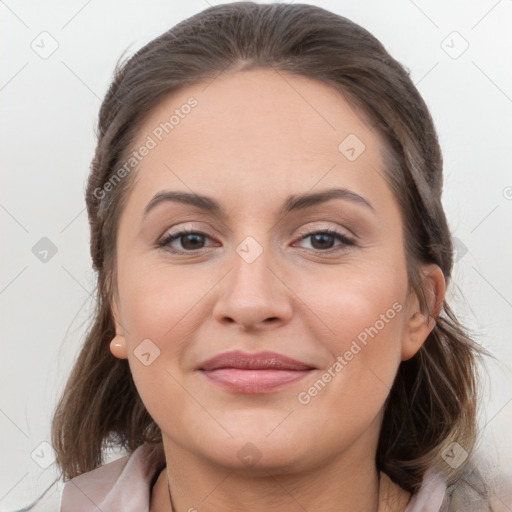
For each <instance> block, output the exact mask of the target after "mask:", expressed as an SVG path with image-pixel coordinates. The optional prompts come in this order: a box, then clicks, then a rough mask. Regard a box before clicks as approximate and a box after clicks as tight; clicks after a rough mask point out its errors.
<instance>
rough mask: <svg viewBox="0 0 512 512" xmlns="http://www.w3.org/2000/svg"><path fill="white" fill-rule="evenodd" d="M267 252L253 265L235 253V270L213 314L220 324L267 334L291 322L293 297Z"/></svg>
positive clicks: (227, 277) (230, 275)
mask: <svg viewBox="0 0 512 512" xmlns="http://www.w3.org/2000/svg"><path fill="white" fill-rule="evenodd" d="M267 252H268V251H266V250H264V251H263V252H262V254H260V256H259V257H258V258H257V259H256V260H255V261H253V262H251V263H248V262H247V261H245V260H244V259H243V258H242V257H241V256H240V255H239V254H238V253H236V252H235V253H234V255H233V260H232V261H233V267H232V270H231V271H230V272H229V273H228V275H227V276H226V278H225V279H223V280H222V282H221V283H220V284H219V286H220V288H219V290H218V292H219V296H218V300H217V302H216V304H215V307H214V310H213V316H214V318H215V319H216V320H217V321H218V322H221V323H223V324H237V325H238V326H240V327H241V328H242V329H243V330H264V329H266V328H275V327H277V326H281V325H284V324H286V323H287V322H288V321H289V320H290V318H291V316H292V296H293V294H292V292H291V291H290V288H288V287H287V285H286V282H285V280H284V279H283V277H282V276H281V275H279V274H280V272H279V270H278V269H277V266H276V265H275V264H273V262H272V261H271V258H270V257H269V256H268V255H267ZM274 263H275V262H274ZM281 273H282V272H281Z"/></svg>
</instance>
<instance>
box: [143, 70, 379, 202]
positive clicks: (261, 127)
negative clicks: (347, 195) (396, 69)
mask: <svg viewBox="0 0 512 512" xmlns="http://www.w3.org/2000/svg"><path fill="white" fill-rule="evenodd" d="M148 141H151V142H150V143H149V142H148ZM145 144H147V145H148V146H149V145H151V149H150V150H149V151H146V152H145V153H146V154H145V156H144V157H143V158H141V159H140V162H139V163H138V165H137V168H136V173H137V180H136V186H135V189H137V191H136V193H137V195H138V196H140V197H145V198H146V199H148V198H149V197H150V195H151V194H154V193H155V192H156V191H157V190H159V189H162V188H175V189H176V188H177V189H179V190H184V191H185V190H186V191H188V192H190V191H197V192H198V193H199V192H200V190H198V189H201V191H203V192H204V191H208V192H209V194H210V195H215V191H218V192H219V194H220V195H222V192H226V191H229V190H230V189H231V190H232V189H234V188H236V189H237V192H238V195H239V196H240V195H241V196H244V191H248V193H247V194H245V195H246V196H248V195H250V197H246V199H249V200H250V198H254V200H258V199H262V198H261V197H259V198H256V197H255V193H256V191H257V190H262V191H264V192H265V193H266V194H267V196H268V194H274V193H275V194H280V193H281V194H282V193H283V192H284V191H286V192H287V194H294V193H303V192H305V191H307V190H310V189H313V188H314V187H315V186H319V187H320V188H325V187H328V186H332V185H340V184H342V185H346V186H350V187H351V188H352V189H355V191H356V192H357V191H358V190H357V189H359V191H360V192H363V189H365V188H366V189H367V188H368V187H373V188H375V187H377V188H382V187H385V184H384V181H383V179H382V177H383V160H382V150H383V149H384V141H383V139H382V138H381V136H380V134H379V133H378V132H377V131H376V130H374V129H373V127H372V125H371V123H370V122H369V120H368V118H367V117H366V116H365V115H363V114H362V113H361V112H360V111H359V110H357V109H356V108H355V107H353V106H351V105H350V104H349V103H348V102H347V100H346V99H345V98H344V97H343V96H342V95H341V94H340V93H339V92H338V91H336V90H335V89H333V88H332V87H330V86H328V85H327V84H324V83H322V82H319V81H316V80H313V79H310V78H306V77H302V76H298V75H294V74H291V73H287V72H283V71H276V70H274V69H266V68H265V69H253V70H250V71H242V72H230V73H225V74H221V75H219V76H218V77H216V78H215V79H213V81H212V80H210V81H209V82H202V83H198V84H194V85H191V86H188V87H185V88H182V89H180V90H178V91H176V92H173V93H172V94H170V95H168V96H167V97H166V98H165V99H164V100H163V101H162V102H161V103H160V104H159V105H158V106H157V107H156V108H154V109H153V111H152V112H151V113H150V114H149V116H148V117H147V119H146V120H145V122H144V124H143V126H142V128H141V130H140V132H139V136H138V140H137V141H136V142H135V144H134V149H136V150H137V149H138V148H140V147H142V146H143V145H145ZM228 195H229V194H227V195H226V197H227V196H228Z"/></svg>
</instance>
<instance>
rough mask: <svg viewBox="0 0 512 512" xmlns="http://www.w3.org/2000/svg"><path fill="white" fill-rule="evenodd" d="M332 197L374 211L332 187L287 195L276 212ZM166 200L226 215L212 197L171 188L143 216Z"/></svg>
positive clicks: (359, 199) (348, 192)
mask: <svg viewBox="0 0 512 512" xmlns="http://www.w3.org/2000/svg"><path fill="white" fill-rule="evenodd" d="M333 199H343V200H345V201H349V202H351V203H354V204H360V205H362V206H364V207H366V208H368V209H369V210H371V211H372V212H375V209H374V208H373V206H372V205H371V203H370V202H369V201H368V200H367V199H366V198H364V197H363V196H361V195H359V194H356V193H355V192H352V191H351V190H348V189H346V188H333V189H328V190H324V191H321V192H314V193H309V194H308V193H306V194H300V195H292V196H289V197H288V199H287V200H286V201H285V202H284V203H283V205H282V206H281V208H280V210H279V212H278V213H279V215H285V214H287V213H290V212H292V211H295V210H303V209H306V208H311V207H312V206H316V205H319V204H322V203H325V202H327V201H331V200H333ZM168 201H171V202H177V203H182V204H188V205H191V206H195V207H196V208H199V209H201V210H204V211H207V212H210V213H213V214H216V215H219V216H220V217H223V218H226V217H227V214H226V211H225V210H224V209H223V208H222V206H221V205H220V204H219V203H218V202H217V201H216V200H215V199H213V198H212V197H209V196H204V195H200V194H191V193H188V192H176V191H172V190H162V191H160V192H157V193H156V194H155V195H154V196H153V198H152V199H151V201H150V202H149V203H148V204H147V205H146V207H145V208H144V216H146V215H147V214H148V213H149V212H150V211H151V210H153V209H154V208H155V207H156V206H157V205H159V204H161V203H164V202H168Z"/></svg>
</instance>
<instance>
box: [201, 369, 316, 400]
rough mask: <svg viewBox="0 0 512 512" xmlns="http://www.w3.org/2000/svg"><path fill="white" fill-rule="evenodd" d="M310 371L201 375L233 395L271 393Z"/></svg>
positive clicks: (232, 371) (222, 371) (234, 371)
mask: <svg viewBox="0 0 512 512" xmlns="http://www.w3.org/2000/svg"><path fill="white" fill-rule="evenodd" d="M311 371H312V370H242V369H240V368H220V369H218V370H209V371H203V372H202V373H203V374H204V375H205V376H206V377H207V378H208V379H209V380H210V381H211V382H212V383H213V384H215V385H217V386H219V387H220V388H222V389H225V390H227V391H233V392H235V393H244V394H254V393H271V392H272V391H275V390H277V389H280V388H282V387H285V386H287V385H289V384H292V383H294V382H297V381H299V380H301V379H303V378H304V377H306V376H307V375H309V373H310V372H311Z"/></svg>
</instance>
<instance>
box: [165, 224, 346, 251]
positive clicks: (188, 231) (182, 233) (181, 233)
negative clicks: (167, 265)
mask: <svg viewBox="0 0 512 512" xmlns="http://www.w3.org/2000/svg"><path fill="white" fill-rule="evenodd" d="M325 234H327V235H332V236H333V237H334V238H336V239H338V240H339V241H341V242H342V243H341V244H340V245H338V246H335V247H331V248H330V249H326V250H322V249H311V250H312V251H316V252H320V253H332V252H341V251H343V250H345V248H344V247H341V248H340V246H353V245H355V242H354V240H352V239H351V238H349V237H347V236H345V235H343V234H341V233H339V232H338V231H336V230H334V229H329V228H327V229H322V230H318V231H311V232H310V233H307V234H305V235H303V236H301V237H300V239H299V241H302V240H305V239H306V238H310V237H312V236H314V235H325ZM185 235H200V236H206V237H208V238H209V236H208V235H207V234H206V233H203V232H201V231H197V230H194V229H184V230H182V231H178V232H176V233H170V234H169V235H167V236H165V237H164V238H163V239H162V240H161V241H159V242H158V243H157V247H161V248H165V249H166V250H167V251H169V252H171V253H173V254H193V253H195V252H197V251H201V250H203V249H206V247H201V248H200V249H196V250H194V249H192V250H180V249H171V248H170V244H171V243H172V242H173V241H174V240H178V239H180V238H181V237H182V236H185Z"/></svg>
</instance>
